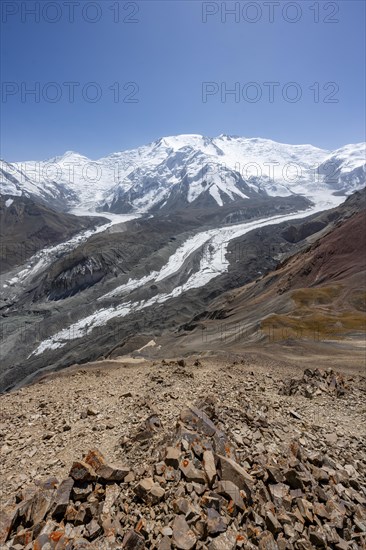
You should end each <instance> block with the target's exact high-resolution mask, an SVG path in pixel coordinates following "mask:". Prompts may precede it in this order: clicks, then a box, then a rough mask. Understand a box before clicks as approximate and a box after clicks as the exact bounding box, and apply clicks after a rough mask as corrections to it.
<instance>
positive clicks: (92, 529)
mask: <svg viewBox="0 0 366 550" xmlns="http://www.w3.org/2000/svg"><path fill="white" fill-rule="evenodd" d="M245 367H246V363H245V361H243V362H242V364H240V363H238V362H237V363H234V364H232V365H231V368H225V369H221V370H224V371H225V372H222V376H221V375H220V376H217V373H212V374H213V375H214V376H215V380H216V381H217V388H216V391H215V393H216V395H215V396H213V395H212V396H206V397H204V398H202V397H199V398H198V400H196V401H195V403H194V404H190V405H188V406H187V405H183V406H182V407H181V408H180V410H179V413H178V415H177V416H175V415H174V414H173V415H172V414H171V411H170V415H169V416H170V418H171V419H172V422H173V423H174V418H175V419H176V427H175V429H173V430H172V429H171V428H170V429H168V430H167V429H166V428H165V426H164V415H163V414H161V412H160V411H159V408H161V407H162V404H160V406H159V405H158V404H157V406H156V408H155V405H154V404H152V402H150V403H145V406H146V405H147V406H148V409H149V411H150V412H149V414H148V415H147V417H145V420H144V421H143V422H142V423H141V424H140V425H138V424H137V425H136V423H134V424H135V426H134V427H133V428H132V430H131V431H130V432H129V433H128V434H126V435H123V436H122V437H121V438H120V441H119V445H120V448H121V456H122V457H124V461H123V465H122V466H121V465H113V464H110V463H109V462H108V461H107V460H106V459H105V458H104V456H103V454H102V453H101V452H100V451H98V450H96V449H92V450H90V451H88V452H86V453H85V454H84V456H83V457H74V460H73V462H72V463H70V465H69V473H68V477H67V478H65V479H64V480H63V481H61V482H59V481H58V480H57V479H55V478H54V477H53V478H50V479H48V480H47V481H39V482H38V487H35V488H34V489H32V488H25V489H22V490H21V491H19V492H18V493H17V495H16V496H15V499H13V500H12V499H10V500H9V501H8V502H7V503H4V507H3V516H2V524H1V534H0V537H1V540H2V542H3V546H2V548H4V549H8V548H13V549H17V548H18V547H19V548H26V549H27V550H31V549H34V548H36V549H38V548H39V549H40V550H42V549H43V550H46V548H47V549H48V550H49V549H51V550H53V549H55V550H57V549H58V550H61V549H70V550H71V549H73V548H75V549H76V548H78V549H81V548H90V549H95V550H101V549H113V548H114V549H117V548H126V549H131V550H132V549H141V550H142V549H144V548H156V549H160V550H169V549H173V548H174V549H181V550H190V549H209V550H230V549H232V550H234V549H236V548H248V549H253V550H254V549H257V548H259V549H260V550H277V549H283V550H287V549H289V550H291V549H294V550H307V549H309V550H310V549H312V548H330V549H339V550H343V549H345V550H348V549H349V550H353V549H354V550H358V549H361V548H363V547H364V545H365V542H366V512H365V510H366V506H365V505H366V463H365V455H364V451H363V446H362V437H363V436H362V435H361V433H360V432H359V433H358V435H357V436H353V435H351V434H350V432H348V431H347V429H346V430H345V432H342V429H341V427H340V426H339V428H338V430H337V433H338V434H339V435H341V438H340V440H339V441H338V442H337V439H338V438H337V434H336V433H334V432H331V433H326V434H325V436H324V435H322V429H321V424H322V423H323V421H324V420H325V421H326V422H327V421H328V422H329V420H328V419H327V415H325V417H324V418H323V417H322V414H324V413H320V414H319V410H318V413H317V414H318V416H317V418H316V417H314V416H312V417H311V418H308V417H307V416H305V415H304V412H305V410H307V411H308V412H309V411H310V410H311V409H309V407H308V405H307V404H304V402H308V403H309V404H310V407H311V403H312V401H313V400H315V402H317V403H318V407H319V408H320V406H322V407H323V406H324V407H327V403H328V402H331V401H332V402H334V400H336V401H337V403H335V408H334V410H336V409H337V408H338V402H339V403H340V404H339V406H340V407H341V409H343V414H344V412H345V411H346V410H347V407H348V406H349V405H350V404H351V403H352V402H353V404H354V405H356V406H357V402H361V400H362V395H364V393H365V390H366V387H365V379H364V378H359V379H358V380H356V379H355V378H354V377H349V376H348V377H347V376H342V375H340V374H337V373H335V372H333V371H331V370H328V371H319V370H313V369H308V370H307V371H305V373H304V375H303V378H302V379H301V378H300V379H292V380H286V379H285V380H284V383H283V384H279V383H278V381H277V380H276V379H275V378H274V377H273V375H270V374H269V373H267V375H266V376H265V378H264V380H263V381H262V382H261V383H260V387H258V374H257V375H256V376H255V377H254V373H253V372H251V371H247V372H245V370H246V369H245ZM202 368H203V365H202V364H201V362H200V360H198V359H197V360H196V362H195V363H194V365H193V368H192V367H191V366H188V365H187V364H186V363H185V361H184V360H178V361H177V362H172V363H170V364H167V363H166V362H163V363H162V364H161V365H160V366H157V369H156V368H155V370H153V372H150V375H149V379H150V384H149V385H151V383H153V384H155V385H160V387H161V388H162V389H163V388H164V386H165V388H166V389H167V391H168V392H171V391H172V390H171V389H170V388H169V386H170V384H171V382H169V380H174V379H175V380H177V379H180V378H181V379H182V383H184V384H185V385H187V379H188V378H192V377H193V378H195V377H196V376H197V375H198V376H199V372H200V370H201V369H202ZM167 369H168V373H169V371H170V376H168V377H167V382H169V384H167V382H166V383H165V384H164V380H163V379H162V381H161V382H159V379H158V378H159V372H160V371H161V372H162V371H165V372H167ZM99 372H100V371H99ZM194 373H196V374H194ZM219 373H220V371H219ZM103 375H104V373H103V374H102V373H101V372H100V375H99V385H100V376H103ZM223 378H225V382H224V381H223ZM238 378H241V379H242V382H243V385H242V386H241V390H239V389H238V386H237V380H238ZM230 379H231V380H233V379H235V381H234V380H233V381H232V382H231V380H230ZM53 382H54V380H53ZM80 382H82V378H81V379H80V378H79V384H80ZM63 383H65V379H64V380H63ZM304 384H305V385H306V387H307V388H308V390H309V393H307V394H305V395H306V396H304V397H297V396H296V394H297V392H296V391H295V392H293V391H291V392H290V393H291V396H290V397H282V399H280V400H278V394H279V393H284V394H285V396H286V395H287V391H284V389H285V388H288V387H289V386H290V387H291V388H292V390H293V389H294V388H296V387H298V388H302V387H303V385H304ZM230 385H232V388H233V389H234V386H236V391H234V392H233V393H232V394H231V396H230V398H228V394H227V393H226V390H227V389H228V387H229V386H230ZM255 388H258V389H257V391H256V390H255ZM270 388H271V392H270V393H268V394H267V392H268V390H269V389H270ZM201 389H202V388H201ZM45 390H46V387H43V391H45ZM223 392H224V393H223ZM263 392H264V393H263ZM23 393H24V392H23ZM102 393H103V392H102ZM44 395H45V396H46V394H44ZM221 395H222V398H223V401H221ZM276 395H277V397H276ZM224 396H225V397H224ZM130 397H133V396H132V393H131V392H127V393H125V394H124V395H123V399H124V400H126V399H129V398H130ZM267 397H268V398H269V400H267V404H265V403H266V398H267ZM309 398H310V399H309ZM174 399H176V398H174ZM286 399H287V401H286ZM301 400H302V401H301ZM342 400H343V403H342ZM160 403H161V401H160ZM171 403H172V405H173V403H174V400H173V401H171ZM240 403H241V406H240ZM243 403H245V405H244V406H243ZM275 404H276V406H275V407H274V405H275ZM135 405H137V403H136V404H135ZM172 405H170V407H171V406H172ZM272 405H273V408H272ZM163 407H164V408H165V410H167V409H169V404H168V403H166V404H165V405H164V406H163ZM42 409H47V406H45V407H42V408H41V410H42ZM279 412H280V413H282V416H281V414H278V413H279ZM314 412H315V409H314V408H313V409H312V414H314ZM101 413H102V411H100V413H98V411H96V410H93V409H92V408H91V407H89V409H88V410H86V413H85V416H84V418H87V419H88V422H89V423H95V422H97V417H98V414H101ZM274 413H275V414H274ZM349 413H350V410H349V411H348V414H349ZM360 413H361V414H363V415H364V414H365V410H363V413H362V411H360V410H359V409H358V415H359V414H360ZM286 417H287V421H286V420H285V419H286ZM315 418H316V420H315V422H314V419H315ZM94 419H95V420H94ZM355 419H356V418H355ZM65 426H67V424H65ZM72 429H73V428H72V427H69V428H68V430H64V432H67V431H69V430H72ZM109 429H110V428H109ZM341 443H342V444H341ZM49 444H50V443H49ZM127 463H129V464H131V465H130V466H127V465H126V464H127Z"/></svg>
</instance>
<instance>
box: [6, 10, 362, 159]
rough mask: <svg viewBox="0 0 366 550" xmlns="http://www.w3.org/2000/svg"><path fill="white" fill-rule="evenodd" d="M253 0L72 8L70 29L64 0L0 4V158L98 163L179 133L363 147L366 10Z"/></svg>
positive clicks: (328, 147) (68, 13) (332, 147)
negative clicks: (73, 155) (71, 155)
mask: <svg viewBox="0 0 366 550" xmlns="http://www.w3.org/2000/svg"><path fill="white" fill-rule="evenodd" d="M254 3H255V2H250V3H248V2H226V3H225V2H221V1H220V2H200V1H198V0H191V1H188V0H187V1H154V0H149V1H139V2H124V1H115V0H111V1H110V0H102V1H100V2H89V1H87V0H85V1H83V0H79V1H78V2H75V3H74V6H73V7H72V9H73V10H74V21H72V20H71V19H72V18H71V6H70V5H68V4H67V3H65V2H63V0H58V1H57V2H47V1H45V0H44V1H41V2H33V1H32V0H27V1H19V2H17V1H5V0H3V2H2V54H1V55H2V59H1V61H2V80H3V85H2V96H1V111H2V113H1V114H2V134H1V137H2V139H1V142H2V146H1V156H2V157H3V158H5V159H7V160H9V161H15V160H25V159H46V158H49V157H52V156H54V155H58V154H62V153H63V152H64V151H66V150H74V151H78V152H80V153H82V154H85V155H87V156H89V157H91V158H98V157H101V156H103V155H105V154H108V153H111V152H113V151H118V150H122V149H127V148H133V147H136V146H138V145H142V144H144V143H148V142H150V141H152V140H154V139H156V138H158V137H161V136H164V135H171V134H178V133H201V134H204V135H208V136H216V135H219V134H221V133H224V134H234V135H242V136H247V137H265V138H271V139H274V140H278V141H282V142H285V143H312V144H314V145H317V146H319V147H323V148H326V149H335V148H337V147H340V146H342V145H344V144H346V143H355V142H359V141H364V140H365V105H364V96H365V2H364V1H363V0H360V1H352V0H347V1H343V0H342V1H340V2H324V1H320V2H314V1H313V0H311V1H307V0H299V1H298V2H291V3H289V2H285V1H280V2H279V4H280V5H279V6H277V5H273V10H274V11H273V12H272V13H270V7H269V6H266V5H265V4H264V3H263V2H261V1H258V2H256V4H257V7H256V6H253V4H254ZM55 4H56V6H55ZM69 4H70V2H69ZM274 4H277V2H275V3H274ZM235 5H237V7H238V8H239V11H237V12H236V13H235V14H231V15H230V14H229V13H228V11H230V10H232V9H233V8H235ZM45 6H46V8H45ZM32 8H33V9H35V10H36V11H37V9H39V20H35V16H34V15H32V14H31V13H29V12H30V11H31V10H32ZM225 9H226V11H227V13H225ZM225 17H226V21H225ZM94 19H95V22H92V20H94ZM271 19H272V21H271ZM67 82H69V83H70V82H72V83H74V84H65V83H67ZM91 83H92V84H91ZM93 83H94V84H93ZM128 83H130V84H128ZM131 83H133V84H131ZM205 83H210V84H205ZM265 83H267V84H265ZM268 83H276V84H272V85H271V86H272V91H273V94H274V95H273V97H272V98H270V93H269V92H270V87H271V86H270V85H269V84H268ZM290 83H295V84H290ZM316 83H317V84H316ZM124 87H125V88H126V89H124ZM31 88H33V89H35V90H36V94H35V95H34V94H33V95H32V94H29V93H28V94H27V91H29V90H30V89H31ZM71 88H73V89H74V97H73V101H72V94H71ZM118 89H119V94H117V90H118ZM232 89H234V90H235V91H236V93H235V94H229V93H226V95H225V90H226V92H228V91H229V90H232ZM207 91H208V92H211V93H209V94H207V93H206V94H205V93H204V94H203V92H207ZM221 93H222V94H223V95H221ZM96 94H98V95H100V96H101V97H100V98H99V100H96V101H94V98H95V97H96ZM300 94H301V97H300ZM255 96H257V99H258V101H256V102H255V101H254V99H255ZM296 96H297V97H298V98H300V99H299V100H298V101H292V100H295V99H296ZM131 99H132V100H135V101H134V102H131ZM270 99H272V101H270ZM129 100H130V101H129Z"/></svg>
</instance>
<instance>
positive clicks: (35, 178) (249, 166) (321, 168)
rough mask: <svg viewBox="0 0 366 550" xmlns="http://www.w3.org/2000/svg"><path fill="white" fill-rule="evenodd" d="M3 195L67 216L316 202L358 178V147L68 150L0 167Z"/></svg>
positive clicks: (181, 138) (212, 143)
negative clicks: (272, 199) (262, 201)
mask: <svg viewBox="0 0 366 550" xmlns="http://www.w3.org/2000/svg"><path fill="white" fill-rule="evenodd" d="M0 173H1V175H2V179H1V182H0V183H1V184H2V191H1V193H2V194H5V195H9V196H12V195H19V194H23V193H25V194H28V195H29V196H31V197H32V196H33V197H34V198H35V197H36V198H38V199H39V200H42V201H45V202H46V203H50V205H52V206H54V207H58V208H59V209H63V210H66V211H69V210H71V209H72V208H76V207H80V206H82V208H83V209H84V210H85V212H89V213H90V212H95V211H97V212H103V211H105V212H107V211H110V212H114V213H131V212H136V213H149V212H156V211H160V210H170V211H171V210H175V209H177V208H181V207H182V206H185V207H189V208H194V207H196V206H197V205H200V206H202V205H204V206H216V207H222V206H223V205H224V204H227V203H230V202H232V201H236V200H238V199H250V198H251V197H253V196H289V195H291V194H298V195H303V196H305V197H307V198H308V199H309V200H312V201H313V202H315V203H317V202H318V201H319V200H323V199H324V198H325V199H326V200H328V201H329V200H333V199H332V195H333V194H334V193H336V194H341V195H348V194H350V193H351V192H353V191H355V190H357V189H359V188H360V186H361V185H362V183H363V182H364V180H365V174H366V155H365V144H364V143H359V144H349V145H345V146H344V147H341V148H339V149H336V150H335V151H327V150H324V149H320V148H317V147H314V146H312V145H309V144H308V145H301V144H300V145H290V144H283V143H278V142H275V141H273V140H268V139H264V138H242V137H232V136H226V135H220V136H218V137H215V138H211V137H207V136H202V135H200V134H181V135H176V136H166V137H162V138H160V139H158V140H156V141H153V142H151V143H149V144H147V145H143V146H141V147H138V148H135V149H129V150H126V151H119V152H115V153H111V154H110V155H107V156H104V157H101V158H100V159H97V160H91V159H89V158H88V157H86V156H84V155H81V154H80V153H77V152H74V151H66V152H65V153H64V154H63V155H61V156H56V157H52V158H51V159H48V160H46V161H24V162H15V163H7V162H5V161H3V162H2V165H1V166H0Z"/></svg>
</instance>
